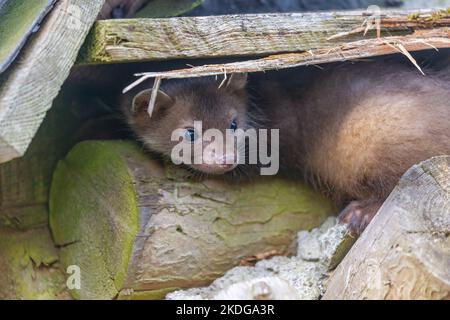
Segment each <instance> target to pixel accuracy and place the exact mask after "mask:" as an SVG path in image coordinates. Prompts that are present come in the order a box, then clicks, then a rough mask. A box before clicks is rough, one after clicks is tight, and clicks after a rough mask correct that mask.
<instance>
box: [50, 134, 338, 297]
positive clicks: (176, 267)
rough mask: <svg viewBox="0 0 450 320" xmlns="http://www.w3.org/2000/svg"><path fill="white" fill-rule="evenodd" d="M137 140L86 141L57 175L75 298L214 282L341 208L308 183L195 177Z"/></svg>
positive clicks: (58, 232)
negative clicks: (74, 270)
mask: <svg viewBox="0 0 450 320" xmlns="http://www.w3.org/2000/svg"><path fill="white" fill-rule="evenodd" d="M172 169H174V168H173V167H170V166H168V167H165V168H163V167H162V166H161V165H160V164H159V163H158V162H155V161H153V160H151V159H149V157H148V156H147V155H145V154H144V153H143V152H142V150H141V149H140V148H139V147H137V146H136V145H135V144H134V143H132V142H124V141H110V142H101V141H97V142H95V141H93V142H83V143H81V144H79V145H77V146H76V147H75V148H74V149H73V150H72V151H71V152H70V153H69V155H68V156H67V157H66V159H64V160H62V161H61V162H60V163H59V165H58V168H57V170H56V172H55V174H54V179H53V184H52V189H51V196H50V225H51V229H52V232H53V235H54V239H55V241H56V243H57V244H58V245H59V246H61V262H62V264H63V266H64V267H67V266H69V265H77V266H79V267H80V270H81V289H80V290H73V291H72V294H73V296H74V297H76V298H82V299H89V298H103V299H111V298H116V297H118V298H122V299H127V298H138V299H140V298H162V297H163V296H164V295H165V294H166V293H167V292H170V291H172V290H175V289H179V288H186V287H193V286H201V285H205V284H207V283H209V282H211V281H212V280H214V279H215V278H217V277H219V276H220V275H222V274H223V273H224V272H225V271H227V270H228V269H230V268H231V267H233V266H234V265H236V264H238V263H239V261H240V260H241V259H242V258H244V257H246V256H251V255H254V254H257V253H260V252H266V251H270V250H277V251H279V252H281V253H290V252H292V249H293V240H294V238H295V235H296V232H297V231H298V230H300V229H309V228H312V227H314V226H317V225H318V224H320V223H321V222H322V221H323V220H324V219H325V217H326V216H328V215H330V214H332V213H333V212H335V209H334V208H333V206H332V205H331V204H330V203H329V202H328V201H327V200H326V199H324V198H323V197H322V196H320V195H318V194H316V193H315V192H313V191H311V190H310V189H308V188H307V187H305V186H304V185H301V184H297V183H293V182H287V181H281V180H277V179H262V178H261V180H259V179H257V180H255V181H253V182H252V183H251V184H250V183H245V184H239V185H238V184H232V183H226V182H223V181H218V180H206V181H202V182H194V181H191V180H189V179H185V178H182V177H181V176H182V175H180V174H179V173H180V171H179V170H178V169H177V170H172Z"/></svg>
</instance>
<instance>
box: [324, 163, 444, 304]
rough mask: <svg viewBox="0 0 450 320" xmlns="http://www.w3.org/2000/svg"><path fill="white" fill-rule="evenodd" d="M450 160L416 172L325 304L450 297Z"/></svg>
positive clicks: (341, 269) (333, 283) (350, 258)
mask: <svg viewBox="0 0 450 320" xmlns="http://www.w3.org/2000/svg"><path fill="white" fill-rule="evenodd" d="M449 233H450V156H443V157H437V158H433V159H431V160H429V161H425V162H423V163H421V164H419V165H417V166H415V167H413V168H412V169H411V170H410V171H408V173H407V174H406V175H405V176H404V177H403V178H402V180H401V181H400V183H399V185H398V187H397V188H396V189H395V190H394V191H393V193H392V194H391V196H390V197H389V198H388V199H387V201H386V202H385V204H384V205H383V207H382V208H381V209H380V211H379V212H378V214H377V215H376V216H375V218H374V220H373V221H372V223H371V224H370V225H369V226H368V228H367V229H366V231H365V232H364V233H363V234H362V236H361V237H360V239H358V241H357V242H356V244H355V245H354V246H353V247H352V249H351V250H350V252H349V253H348V254H347V256H346V257H345V258H344V260H343V261H342V263H341V264H340V265H339V266H338V268H337V269H336V271H335V273H334V275H333V276H332V277H331V278H330V280H329V284H328V288H327V291H326V293H325V296H324V299H449V298H450V241H449V237H448V236H449Z"/></svg>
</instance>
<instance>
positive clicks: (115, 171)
mask: <svg viewBox="0 0 450 320" xmlns="http://www.w3.org/2000/svg"><path fill="white" fill-rule="evenodd" d="M105 144H107V142H90V143H81V144H79V145H77V146H76V147H75V148H74V149H73V150H72V151H71V152H70V153H69V155H68V156H67V158H66V159H64V160H62V161H61V162H60V163H59V164H58V167H57V169H56V171H55V174H54V179H53V183H52V187H51V195H50V226H51V230H52V232H53V236H54V239H55V241H56V244H57V245H60V246H62V249H61V262H62V264H63V267H64V268H66V267H67V266H70V265H77V266H79V267H80V269H81V289H80V290H73V292H72V295H73V296H74V297H76V298H80V299H89V298H95V299H111V298H113V297H115V296H116V295H117V294H118V292H119V290H120V288H122V285H123V283H124V280H125V279H124V278H125V275H126V271H127V268H128V263H129V260H130V256H131V253H132V252H131V250H132V247H133V242H134V239H135V236H136V234H137V232H138V227H139V222H138V208H137V199H136V194H135V189H134V185H133V179H132V177H131V175H130V173H129V172H128V170H127V167H126V165H125V164H124V158H123V156H126V154H127V153H136V152H139V150H138V148H137V147H136V146H135V145H134V144H130V143H120V142H116V143H115V148H106V147H103V146H104V145H105ZM92 179H96V181H95V186H96V188H95V190H92V188H89V189H83V185H87V184H90V185H92V184H93V183H92ZM83 190H85V191H86V192H89V194H88V193H84V192H83ZM93 191H94V192H95V194H94V195H93V194H91V192H93ZM67 202H69V203H70V204H71V205H70V206H67ZM111 212H114V214H115V216H111V215H110V213H111ZM80 221H83V223H81V222H80ZM99 221H100V222H99Z"/></svg>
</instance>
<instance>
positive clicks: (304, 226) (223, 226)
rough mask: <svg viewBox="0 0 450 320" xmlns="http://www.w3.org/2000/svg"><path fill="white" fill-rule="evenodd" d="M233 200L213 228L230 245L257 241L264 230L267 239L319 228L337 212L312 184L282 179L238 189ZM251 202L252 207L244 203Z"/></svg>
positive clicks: (269, 180)
mask: <svg viewBox="0 0 450 320" xmlns="http://www.w3.org/2000/svg"><path fill="white" fill-rule="evenodd" d="M262 195H264V196H262ZM255 197H256V198H257V199H258V202H257V204H256V203H255ZM232 199H233V200H232V204H231V205H227V206H224V208H223V210H221V212H220V215H218V217H217V218H216V220H215V221H214V223H213V228H214V231H215V232H216V233H217V234H218V235H219V236H220V237H221V238H222V239H223V240H224V241H225V242H226V243H227V245H229V246H238V245H242V243H249V244H250V243H254V242H255V241H258V238H257V237H255V234H258V233H259V232H261V231H263V230H264V232H263V233H264V235H265V237H268V238H274V239H276V238H277V237H279V238H280V239H285V238H286V237H288V236H290V237H294V234H295V233H296V232H298V230H308V229H311V228H313V227H316V226H317V225H319V224H320V223H321V222H322V221H324V220H325V218H326V217H328V216H329V215H330V214H332V213H333V212H336V209H335V208H334V206H333V205H332V204H331V203H330V201H329V200H327V199H326V198H324V197H323V196H322V195H320V194H318V193H316V192H314V191H312V190H311V189H310V188H309V187H307V186H305V185H303V184H299V183H294V182H287V181H285V180H281V179H271V178H269V179H261V180H260V181H258V183H255V184H252V187H251V188H248V187H246V186H242V187H240V188H235V190H234V192H233V193H232ZM252 203H253V204H254V209H253V210H252V208H251V207H249V206H248V205H245V206H243V205H242V204H252ZM253 211H254V212H253ZM237 234H239V235H240V236H236V235H237ZM280 242H282V241H280Z"/></svg>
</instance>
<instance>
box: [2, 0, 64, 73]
mask: <svg viewBox="0 0 450 320" xmlns="http://www.w3.org/2000/svg"><path fill="white" fill-rule="evenodd" d="M54 3H55V0H36V1H29V0H4V1H1V2H0V17H1V19H0V39H2V45H1V46H0V73H2V72H3V71H5V70H6V69H7V68H8V67H9V65H10V64H11V63H12V62H13V61H14V59H15V58H16V57H17V55H18V54H19V51H20V49H22V47H23V46H24V45H25V42H26V41H27V39H28V37H29V36H30V35H31V34H32V33H33V32H34V31H35V30H36V28H37V27H38V26H39V23H40V22H41V21H42V19H44V17H45V16H46V14H47V13H48V12H49V11H50V10H51V8H52V7H53V4H54ZM11 26H14V27H11Z"/></svg>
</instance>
